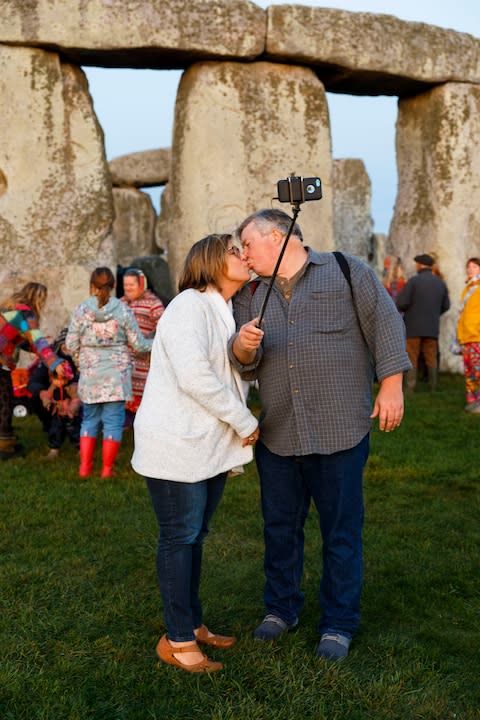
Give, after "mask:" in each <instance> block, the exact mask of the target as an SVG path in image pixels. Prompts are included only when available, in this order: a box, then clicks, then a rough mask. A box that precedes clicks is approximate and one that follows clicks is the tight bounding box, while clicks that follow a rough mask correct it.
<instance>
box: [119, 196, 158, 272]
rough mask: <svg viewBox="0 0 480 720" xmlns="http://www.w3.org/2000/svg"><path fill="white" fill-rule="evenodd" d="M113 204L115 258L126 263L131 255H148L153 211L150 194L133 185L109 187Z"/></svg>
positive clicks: (152, 241) (121, 262)
mask: <svg viewBox="0 0 480 720" xmlns="http://www.w3.org/2000/svg"><path fill="white" fill-rule="evenodd" d="M113 206H114V209H115V220H114V222H113V240H114V243H115V248H116V253H117V262H118V263H119V264H120V265H129V264H130V263H131V261H132V260H133V258H134V257H137V256H139V255H151V254H152V253H153V251H154V247H155V242H154V230H155V219H156V213H155V210H154V208H153V205H152V201H151V199H150V196H149V195H147V193H144V192H141V191H140V190H137V189H136V188H113Z"/></svg>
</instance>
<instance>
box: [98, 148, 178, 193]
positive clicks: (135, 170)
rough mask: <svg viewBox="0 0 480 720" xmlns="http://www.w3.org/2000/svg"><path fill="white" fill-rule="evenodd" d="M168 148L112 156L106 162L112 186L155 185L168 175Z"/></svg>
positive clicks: (166, 178) (166, 180) (164, 182)
mask: <svg viewBox="0 0 480 720" xmlns="http://www.w3.org/2000/svg"><path fill="white" fill-rule="evenodd" d="M170 160H171V150H170V148H159V149H157V150H143V151H141V152H136V153H130V154H129V155H121V156H120V157H117V158H113V159H112V160H110V162H109V163H108V167H109V170H110V175H111V177H112V185H113V186H114V187H125V186H128V187H135V188H141V187H156V186H158V185H165V184H166V183H167V182H168V178H169V175H170Z"/></svg>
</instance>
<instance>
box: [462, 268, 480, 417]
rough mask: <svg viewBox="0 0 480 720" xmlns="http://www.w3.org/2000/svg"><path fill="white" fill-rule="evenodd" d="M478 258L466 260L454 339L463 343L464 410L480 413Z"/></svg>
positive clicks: (479, 294) (479, 292)
mask: <svg viewBox="0 0 480 720" xmlns="http://www.w3.org/2000/svg"><path fill="white" fill-rule="evenodd" d="M479 285H480V258H477V257H473V258H469V260H467V280H466V285H465V289H464V290H463V293H462V296H461V303H462V307H461V310H460V317H459V318H458V323H457V339H458V342H459V343H460V345H461V346H462V355H463V371H464V375H465V395H466V401H467V404H466V405H465V410H466V411H467V412H471V413H480V290H479Z"/></svg>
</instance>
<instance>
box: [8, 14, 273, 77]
mask: <svg viewBox="0 0 480 720" xmlns="http://www.w3.org/2000/svg"><path fill="white" fill-rule="evenodd" d="M265 32H266V11H265V10H263V9H262V8H259V7H258V6H257V5H255V4H254V3H253V2H250V0H188V2H187V0H157V1H156V2H144V3H140V2H131V1H130V0H116V1H115V2H111V0H89V1H88V2H85V1H84V0H29V1H28V2H25V0H8V1H7V0H0V43H1V44H4V45H28V46H29V47H40V48H43V49H47V50H52V51H55V52H59V53H62V54H63V55H64V57H66V58H67V59H68V60H69V61H70V62H73V63H75V64H80V65H98V66H103V67H131V68H152V69H161V68H170V69H174V68H183V67H186V66H187V65H189V64H191V62H193V61H194V60H205V59H221V58H227V59H232V58H239V59H243V60H252V59H254V58H256V57H258V56H259V55H260V54H262V53H263V50H264V47H265Z"/></svg>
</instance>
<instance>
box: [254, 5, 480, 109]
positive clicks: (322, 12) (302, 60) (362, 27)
mask: <svg viewBox="0 0 480 720" xmlns="http://www.w3.org/2000/svg"><path fill="white" fill-rule="evenodd" d="M267 16H268V22H267V44H266V55H267V57H268V58H269V59H270V60H273V61H278V62H283V63H285V62H288V63H293V62H294V63H296V64H305V65H309V66H312V67H313V68H314V69H315V70H316V71H317V73H318V76H319V78H321V80H322V83H323V84H324V86H325V89H326V90H327V91H330V92H341V93H349V94H352V95H399V96H408V95H412V94H416V93H418V92H421V91H422V90H425V89H427V88H428V87H430V86H433V85H438V84H441V83H444V82H451V81H457V82H468V83H480V40H478V39H477V38H475V37H473V36H472V35H468V34H467V33H460V32H456V31H454V30H447V29H445V28H440V27H436V26H433V25H427V24H425V23H418V22H407V21H405V20H400V19H398V18H396V17H393V16H391V15H381V14H373V13H362V12H349V11H346V10H334V9H331V8H321V7H305V6H301V5H274V6H271V7H269V8H268V10H267Z"/></svg>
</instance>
